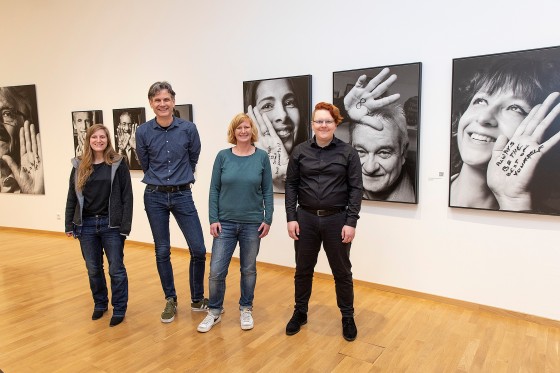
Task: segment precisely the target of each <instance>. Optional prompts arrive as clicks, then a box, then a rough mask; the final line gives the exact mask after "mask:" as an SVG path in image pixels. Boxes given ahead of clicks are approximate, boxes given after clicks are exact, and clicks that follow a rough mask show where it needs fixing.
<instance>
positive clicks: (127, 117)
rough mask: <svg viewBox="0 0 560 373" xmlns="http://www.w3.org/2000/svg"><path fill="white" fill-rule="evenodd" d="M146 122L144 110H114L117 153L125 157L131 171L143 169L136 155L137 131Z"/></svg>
mask: <svg viewBox="0 0 560 373" xmlns="http://www.w3.org/2000/svg"><path fill="white" fill-rule="evenodd" d="M145 121H146V110H145V109H144V108H128V109H113V123H114V128H115V132H114V133H115V144H116V146H117V149H116V151H117V153H119V154H120V155H122V156H123V157H125V159H126V162H127V164H128V167H129V169H131V170H141V169H142V167H141V166H140V161H139V160H138V155H137V154H136V129H137V128H138V126H139V125H140V124H141V123H144V122H145Z"/></svg>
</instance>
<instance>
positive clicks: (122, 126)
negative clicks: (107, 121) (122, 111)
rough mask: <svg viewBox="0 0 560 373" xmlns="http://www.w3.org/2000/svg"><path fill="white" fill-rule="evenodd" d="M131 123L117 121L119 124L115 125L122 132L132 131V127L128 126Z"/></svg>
mask: <svg viewBox="0 0 560 373" xmlns="http://www.w3.org/2000/svg"><path fill="white" fill-rule="evenodd" d="M131 125H132V123H122V122H121V123H119V125H118V126H117V129H118V130H119V131H122V132H132V128H130V126H131Z"/></svg>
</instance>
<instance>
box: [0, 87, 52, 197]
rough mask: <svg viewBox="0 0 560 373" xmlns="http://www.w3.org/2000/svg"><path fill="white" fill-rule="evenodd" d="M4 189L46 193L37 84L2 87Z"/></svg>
mask: <svg viewBox="0 0 560 373" xmlns="http://www.w3.org/2000/svg"><path fill="white" fill-rule="evenodd" d="M0 120H1V121H2V125H1V126H0V192H1V193H22V194H45V185H44V173H43V154H42V148H41V138H40V130H39V116H38V111H37V94H36V89H35V85H22V86H12V87H0Z"/></svg>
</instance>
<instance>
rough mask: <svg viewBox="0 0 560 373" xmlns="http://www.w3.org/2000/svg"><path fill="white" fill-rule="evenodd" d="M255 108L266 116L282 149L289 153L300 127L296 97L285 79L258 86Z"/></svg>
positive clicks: (265, 82) (266, 82)
mask: <svg viewBox="0 0 560 373" xmlns="http://www.w3.org/2000/svg"><path fill="white" fill-rule="evenodd" d="M255 106H256V107H257V108H258V109H259V112H260V113H261V114H262V115H266V116H267V117H268V119H269V120H270V122H271V123H272V126H273V127H274V130H275V131H276V134H277V135H278V137H280V139H281V140H282V143H283V144H284V147H285V148H286V150H287V151H288V153H290V152H291V150H292V148H293V146H294V140H295V135H296V134H297V130H298V127H299V125H300V120H301V118H300V113H299V108H298V107H297V102H296V95H295V94H294V91H293V90H292V87H291V86H290V84H289V83H288V81H287V80H286V79H276V80H267V81H264V82H262V83H260V84H259V86H258V87H257V91H256V103H255Z"/></svg>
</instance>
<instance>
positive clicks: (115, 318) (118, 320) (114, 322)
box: [109, 316, 124, 326]
mask: <svg viewBox="0 0 560 373" xmlns="http://www.w3.org/2000/svg"><path fill="white" fill-rule="evenodd" d="M123 320H124V316H113V317H111V321H109V326H117V325H119V324H120V323H121V322H123Z"/></svg>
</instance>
